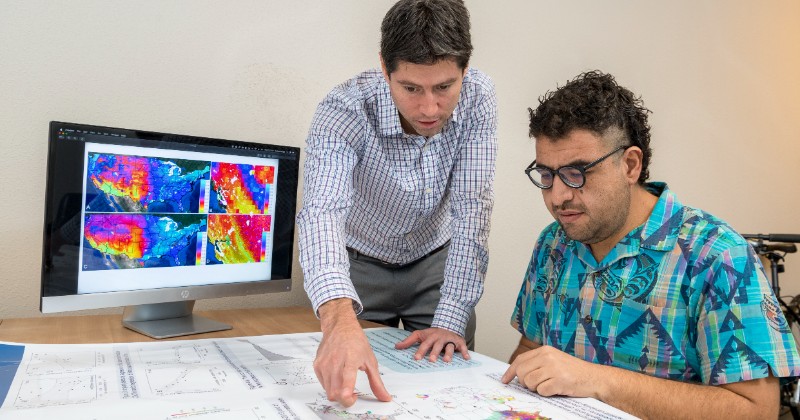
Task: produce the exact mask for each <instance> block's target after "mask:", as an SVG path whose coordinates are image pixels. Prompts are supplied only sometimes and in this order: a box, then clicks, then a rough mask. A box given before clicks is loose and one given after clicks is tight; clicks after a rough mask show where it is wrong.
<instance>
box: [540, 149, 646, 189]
mask: <svg viewBox="0 0 800 420" xmlns="http://www.w3.org/2000/svg"><path fill="white" fill-rule="evenodd" d="M629 147H631V146H620V147H618V148H616V149H614V150H612V151H611V152H609V153H608V154H606V155H604V156H603V157H601V158H600V159H597V160H595V161H594V162H591V163H589V164H586V165H583V166H574V165H566V166H562V167H560V168H558V169H550V168H545V167H543V166H536V160H534V161H533V162H531V164H530V165H528V167H527V168H525V175H528V178H529V179H530V180H531V182H533V185H536V186H537V187H539V188H541V189H544V190H546V189H548V188H552V187H553V181H554V180H555V176H556V174H558V177H559V178H561V180H562V181H564V184H566V185H567V186H568V187H572V188H580V187H582V186H583V184H585V183H586V171H587V170H589V168H591V167H593V166H595V165H597V164H598V163H600V162H602V161H604V160H606V159H607V158H608V157H609V156H611V155H613V154H614V153H617V152H619V151H620V150H625V149H627V148H629Z"/></svg>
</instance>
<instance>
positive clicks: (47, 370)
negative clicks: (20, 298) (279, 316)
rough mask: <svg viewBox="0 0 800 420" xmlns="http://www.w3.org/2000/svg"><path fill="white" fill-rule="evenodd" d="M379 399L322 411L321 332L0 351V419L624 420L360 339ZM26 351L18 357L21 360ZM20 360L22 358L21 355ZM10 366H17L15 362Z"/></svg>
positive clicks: (483, 369) (386, 339)
mask: <svg viewBox="0 0 800 420" xmlns="http://www.w3.org/2000/svg"><path fill="white" fill-rule="evenodd" d="M366 332H367V336H368V338H369V339H370V343H371V344H372V347H373V349H374V350H375V353H376V356H377V358H378V362H379V363H380V366H381V367H380V369H381V375H382V378H383V381H384V384H385V385H386V387H387V389H388V390H389V392H390V393H392V395H393V400H392V401H391V402H388V403H384V402H379V401H377V400H376V399H375V398H374V396H373V395H372V394H371V391H370V388H369V383H368V381H367V378H366V375H364V374H363V373H361V372H360V373H359V377H358V380H357V385H356V388H357V391H358V392H360V393H361V395H360V397H359V399H358V401H357V402H356V404H355V405H353V406H352V407H349V408H344V407H342V406H341V405H339V404H337V403H332V402H330V401H328V400H327V398H326V397H325V393H324V391H323V389H322V387H321V386H320V385H319V383H318V382H317V379H316V376H315V374H314V369H313V366H312V362H313V360H314V356H315V354H316V350H317V347H318V345H319V341H320V339H321V337H322V336H321V334H320V333H308V334H287V335H267V336H256V337H240V338H226V339H205V340H186V341H166V342H146V343H124V344H69V345H50V344H47V345H46V344H15V343H0V398H2V396H3V394H4V392H3V390H6V391H7V392H5V399H4V401H3V404H2V406H0V418H3V419H26V420H27V419H36V418H42V419H56V418H57V419H60V420H61V419H66V420H68V419H115V420H116V419H165V420H177V419H191V420H217V419H245V420H247V419H253V420H260V419H290V420H295V419H314V420H316V419H335V420H343V419H362V420H363V419H387V420H388V419H399V420H406V419H409V420H411V419H415V420H416V419H441V420H444V419H459V420H465V419H508V418H514V419H540V418H542V419H543V418H553V419H578V418H588V419H625V418H632V417H631V416H629V415H627V414H625V413H623V412H621V411H619V410H617V409H615V408H613V407H610V406H608V405H606V404H603V403H601V402H599V401H597V400H593V399H586V398H545V397H541V396H539V395H537V394H535V393H532V392H530V391H527V390H525V389H524V388H522V387H520V386H519V385H518V384H516V382H512V383H511V384H509V385H503V384H502V383H501V382H500V381H499V378H500V376H501V375H502V374H503V372H505V370H506V368H507V367H508V365H507V364H506V363H503V362H500V361H497V360H495V359H492V358H490V357H487V356H484V355H481V354H479V353H474V352H473V353H471V356H472V358H471V360H464V359H463V358H461V356H460V355H458V356H457V357H455V358H454V361H453V362H451V363H444V362H442V361H441V360H439V361H437V362H436V363H431V362H428V361H427V360H421V361H415V360H414V359H413V354H414V352H415V349H414V348H411V349H407V350H402V351H401V350H395V349H394V343H396V342H398V341H400V340H401V339H403V338H404V337H406V336H407V334H408V333H407V332H405V331H403V330H398V329H393V328H374V329H368V330H366ZM23 346H24V352H23V351H22V350H23ZM20 354H21V357H20V356H19V355H20ZM15 355H16V356H15Z"/></svg>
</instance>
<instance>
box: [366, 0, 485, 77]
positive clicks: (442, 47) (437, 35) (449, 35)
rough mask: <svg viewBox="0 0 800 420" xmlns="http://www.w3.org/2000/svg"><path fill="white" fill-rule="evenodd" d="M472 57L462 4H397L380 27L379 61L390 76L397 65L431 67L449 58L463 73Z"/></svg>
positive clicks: (440, 0) (427, 0)
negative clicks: (406, 63)
mask: <svg viewBox="0 0 800 420" xmlns="http://www.w3.org/2000/svg"><path fill="white" fill-rule="evenodd" d="M471 55H472V41H471V38H470V24H469V11H467V8H466V6H464V2H463V0H400V1H398V2H397V3H395V5H394V6H392V8H391V9H389V11H388V12H387V13H386V16H384V18H383V22H382V23H381V57H382V58H383V62H384V64H385V65H386V72H387V73H389V74H390V75H391V74H392V73H393V72H394V71H395V70H396V69H397V64H398V62H400V61H407V62H409V63H414V64H434V63H436V62H438V61H439V60H444V59H448V58H452V59H455V61H456V64H457V65H458V67H459V68H461V69H462V70H463V69H465V68H466V67H467V64H469V58H470V56H471Z"/></svg>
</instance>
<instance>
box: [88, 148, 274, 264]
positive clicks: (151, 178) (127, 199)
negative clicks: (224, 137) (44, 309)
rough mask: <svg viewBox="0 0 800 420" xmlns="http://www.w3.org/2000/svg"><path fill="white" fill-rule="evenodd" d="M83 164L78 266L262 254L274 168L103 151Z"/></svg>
mask: <svg viewBox="0 0 800 420" xmlns="http://www.w3.org/2000/svg"><path fill="white" fill-rule="evenodd" d="M87 165H88V167H87V172H88V179H87V191H86V197H87V203H86V212H87V213H86V217H85V220H84V245H83V246H84V252H83V269H84V270H108V269H122V268H146V267H173V266H187V265H198V264H243V263H254V262H263V261H266V260H267V259H268V256H267V254H266V253H267V248H268V243H269V242H268V241H269V239H270V237H269V235H270V233H269V232H270V230H271V222H272V217H271V216H270V215H268V213H269V210H270V209H269V193H270V190H269V189H270V187H271V186H272V184H274V182H275V167H273V166H263V165H261V166H259V165H249V164H234V163H225V162H209V161H198V160H186V159H167V158H159V157H147V156H129V155H117V154H106V153H89V155H88V163H87ZM206 193H208V200H206ZM206 201H207V202H206ZM206 206H208V207H207V210H206ZM206 211H208V213H206ZM202 234H205V236H203V235H202ZM203 251H205V261H203V260H200V258H202V257H201V256H202V255H203Z"/></svg>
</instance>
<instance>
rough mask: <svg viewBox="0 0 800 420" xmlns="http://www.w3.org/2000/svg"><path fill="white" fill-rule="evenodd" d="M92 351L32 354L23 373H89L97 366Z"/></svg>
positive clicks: (38, 374)
mask: <svg viewBox="0 0 800 420" xmlns="http://www.w3.org/2000/svg"><path fill="white" fill-rule="evenodd" d="M96 358H97V355H96V353H95V352H93V351H81V352H64V353H33V354H31V356H30V361H29V362H28V364H27V367H26V369H25V373H27V374H28V375H30V376H46V375H68V374H80V373H90V372H91V371H92V369H94V368H95V366H96V365H97V363H96Z"/></svg>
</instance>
